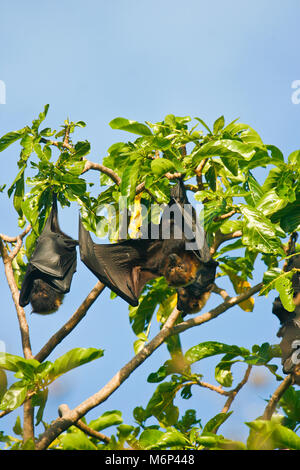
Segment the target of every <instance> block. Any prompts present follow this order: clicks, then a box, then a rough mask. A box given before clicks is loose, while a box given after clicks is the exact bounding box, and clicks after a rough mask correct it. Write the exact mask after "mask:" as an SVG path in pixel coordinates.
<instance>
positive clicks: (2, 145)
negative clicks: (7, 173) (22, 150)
mask: <svg viewBox="0 0 300 470" xmlns="http://www.w3.org/2000/svg"><path fill="white" fill-rule="evenodd" d="M28 131H29V128H28V127H24V128H23V129H20V130H19V131H12V132H8V133H7V134H5V135H4V136H2V137H1V138H0V152H3V150H5V149H6V148H7V147H8V146H9V145H11V144H13V143H14V142H16V141H17V140H19V139H21V138H22V137H23V136H24V135H25V134H26V133H27V132H28Z"/></svg>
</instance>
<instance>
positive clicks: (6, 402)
mask: <svg viewBox="0 0 300 470" xmlns="http://www.w3.org/2000/svg"><path fill="white" fill-rule="evenodd" d="M27 392H28V385H27V383H26V382H24V381H19V382H15V383H13V384H12V385H11V387H10V388H9V389H8V390H7V392H6V393H5V394H4V396H3V398H2V400H1V403H0V409H1V410H5V411H6V410H10V411H11V410H15V409H16V408H18V406H21V405H22V404H23V402H24V400H25V398H26V394H27Z"/></svg>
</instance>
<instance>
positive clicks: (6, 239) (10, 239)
mask: <svg viewBox="0 0 300 470" xmlns="http://www.w3.org/2000/svg"><path fill="white" fill-rule="evenodd" d="M30 230H31V225H28V226H27V227H26V228H25V230H24V231H23V232H22V233H20V235H17V236H16V237H9V236H8V235H4V234H3V233H0V238H2V240H3V241H4V242H8V243H15V242H17V241H18V240H19V239H21V240H23V238H24V237H25V236H26V235H27V233H29V232H30Z"/></svg>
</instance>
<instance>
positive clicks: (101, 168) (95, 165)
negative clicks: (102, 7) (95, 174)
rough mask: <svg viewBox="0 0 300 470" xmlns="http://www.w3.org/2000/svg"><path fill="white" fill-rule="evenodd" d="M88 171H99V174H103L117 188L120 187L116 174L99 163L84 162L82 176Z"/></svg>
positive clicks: (119, 179) (119, 180)
mask: <svg viewBox="0 0 300 470" xmlns="http://www.w3.org/2000/svg"><path fill="white" fill-rule="evenodd" d="M85 160H86V159H85ZM89 170H96V171H100V172H101V173H104V174H105V175H107V176H109V177H110V178H111V179H112V180H113V181H114V183H116V184H117V185H118V186H120V184H121V178H120V177H119V176H118V175H117V173H116V172H115V171H113V170H112V169H111V168H108V167H106V166H104V165H102V164H101V163H94V162H91V161H90V160H86V162H85V166H84V169H83V171H82V174H83V173H85V172H86V171H89Z"/></svg>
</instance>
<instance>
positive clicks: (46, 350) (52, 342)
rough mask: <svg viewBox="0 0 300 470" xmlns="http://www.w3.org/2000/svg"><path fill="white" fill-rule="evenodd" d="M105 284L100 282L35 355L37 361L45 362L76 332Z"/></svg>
mask: <svg viewBox="0 0 300 470" xmlns="http://www.w3.org/2000/svg"><path fill="white" fill-rule="evenodd" d="M104 287H105V286H104V284H102V282H100V281H98V282H97V284H96V285H95V287H94V288H93V289H92V290H91V292H90V293H89V294H88V296H87V297H86V298H85V299H84V301H83V302H82V304H81V305H80V307H78V309H77V310H76V312H75V313H74V314H73V315H72V316H71V318H70V319H69V320H68V321H67V322H66V323H65V324H64V325H63V326H62V327H61V328H60V329H59V330H58V331H57V332H56V333H55V334H54V335H53V336H52V337H51V338H50V339H49V341H47V343H46V344H45V346H43V347H42V349H41V350H40V351H39V352H38V353H37V354H36V355H35V359H36V360H37V361H39V362H43V361H44V360H45V359H46V358H47V357H48V356H49V355H50V354H51V352H52V351H53V349H54V348H56V346H57V345H58V344H59V343H60V342H61V341H62V340H63V339H64V338H65V337H66V336H67V335H69V334H70V333H71V331H73V330H74V328H75V326H76V325H78V323H79V322H80V321H81V320H82V319H83V318H84V317H85V315H86V313H87V311H88V310H89V308H90V307H91V306H92V305H93V303H94V302H95V300H96V299H97V298H98V297H99V295H100V294H101V292H102V291H103V289H104Z"/></svg>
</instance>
